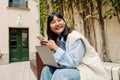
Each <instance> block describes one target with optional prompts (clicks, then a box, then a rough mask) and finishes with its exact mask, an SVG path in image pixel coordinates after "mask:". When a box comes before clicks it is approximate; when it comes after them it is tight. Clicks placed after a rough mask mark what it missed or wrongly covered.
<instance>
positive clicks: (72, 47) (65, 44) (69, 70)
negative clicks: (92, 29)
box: [40, 12, 109, 80]
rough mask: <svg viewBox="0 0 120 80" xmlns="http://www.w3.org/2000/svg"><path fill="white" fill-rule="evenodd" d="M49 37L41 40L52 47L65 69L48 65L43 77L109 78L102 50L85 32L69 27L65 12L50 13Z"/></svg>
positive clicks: (65, 79) (57, 79) (64, 79)
mask: <svg viewBox="0 0 120 80" xmlns="http://www.w3.org/2000/svg"><path fill="white" fill-rule="evenodd" d="M47 36H48V40H41V41H40V42H41V44H42V45H47V46H48V47H49V48H50V50H51V51H52V53H51V54H53V56H54V58H55V61H56V62H57V64H58V65H59V66H60V67H61V68H58V67H52V66H49V65H46V66H45V67H44V68H43V69H42V73H41V77H40V78H41V79H40V80H61V79H62V80H109V79H108V76H107V73H106V71H105V69H104V67H103V65H102V63H101V60H100V58H99V56H98V53H97V52H96V51H95V50H94V49H93V47H92V46H91V45H90V43H89V42H88V40H87V39H86V38H85V37H84V36H83V35H82V34H80V33H79V32H77V31H75V30H72V29H70V28H69V27H68V26H67V23H66V21H65V20H64V18H63V17H62V15H61V14H59V13H57V12H53V13H51V14H50V15H49V16H48V20H47ZM48 57H49V56H48ZM96 74H97V76H96ZM86 76H87V77H86Z"/></svg>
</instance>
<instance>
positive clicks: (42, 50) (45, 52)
mask: <svg viewBox="0 0 120 80" xmlns="http://www.w3.org/2000/svg"><path fill="white" fill-rule="evenodd" d="M35 48H36V50H37V52H38V54H39V56H40V58H41V60H42V62H43V63H44V64H46V65H50V66H53V67H60V66H58V64H57V62H56V61H55V58H54V56H53V53H52V51H51V50H50V49H49V47H48V46H46V45H40V46H35Z"/></svg>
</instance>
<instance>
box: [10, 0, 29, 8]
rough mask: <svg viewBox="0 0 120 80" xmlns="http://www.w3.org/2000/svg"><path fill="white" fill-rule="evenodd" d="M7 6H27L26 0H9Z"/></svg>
mask: <svg viewBox="0 0 120 80" xmlns="http://www.w3.org/2000/svg"><path fill="white" fill-rule="evenodd" d="M9 7H17V8H28V0H9Z"/></svg>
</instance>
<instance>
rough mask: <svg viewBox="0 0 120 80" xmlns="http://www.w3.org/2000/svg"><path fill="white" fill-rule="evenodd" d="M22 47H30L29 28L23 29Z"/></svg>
mask: <svg viewBox="0 0 120 80" xmlns="http://www.w3.org/2000/svg"><path fill="white" fill-rule="evenodd" d="M22 48H28V30H27V29H24V30H22Z"/></svg>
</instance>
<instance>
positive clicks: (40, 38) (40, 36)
mask: <svg viewBox="0 0 120 80" xmlns="http://www.w3.org/2000/svg"><path fill="white" fill-rule="evenodd" d="M37 38H38V39H39V40H43V39H45V37H44V36H43V35H41V34H40V35H39V36H37Z"/></svg>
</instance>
